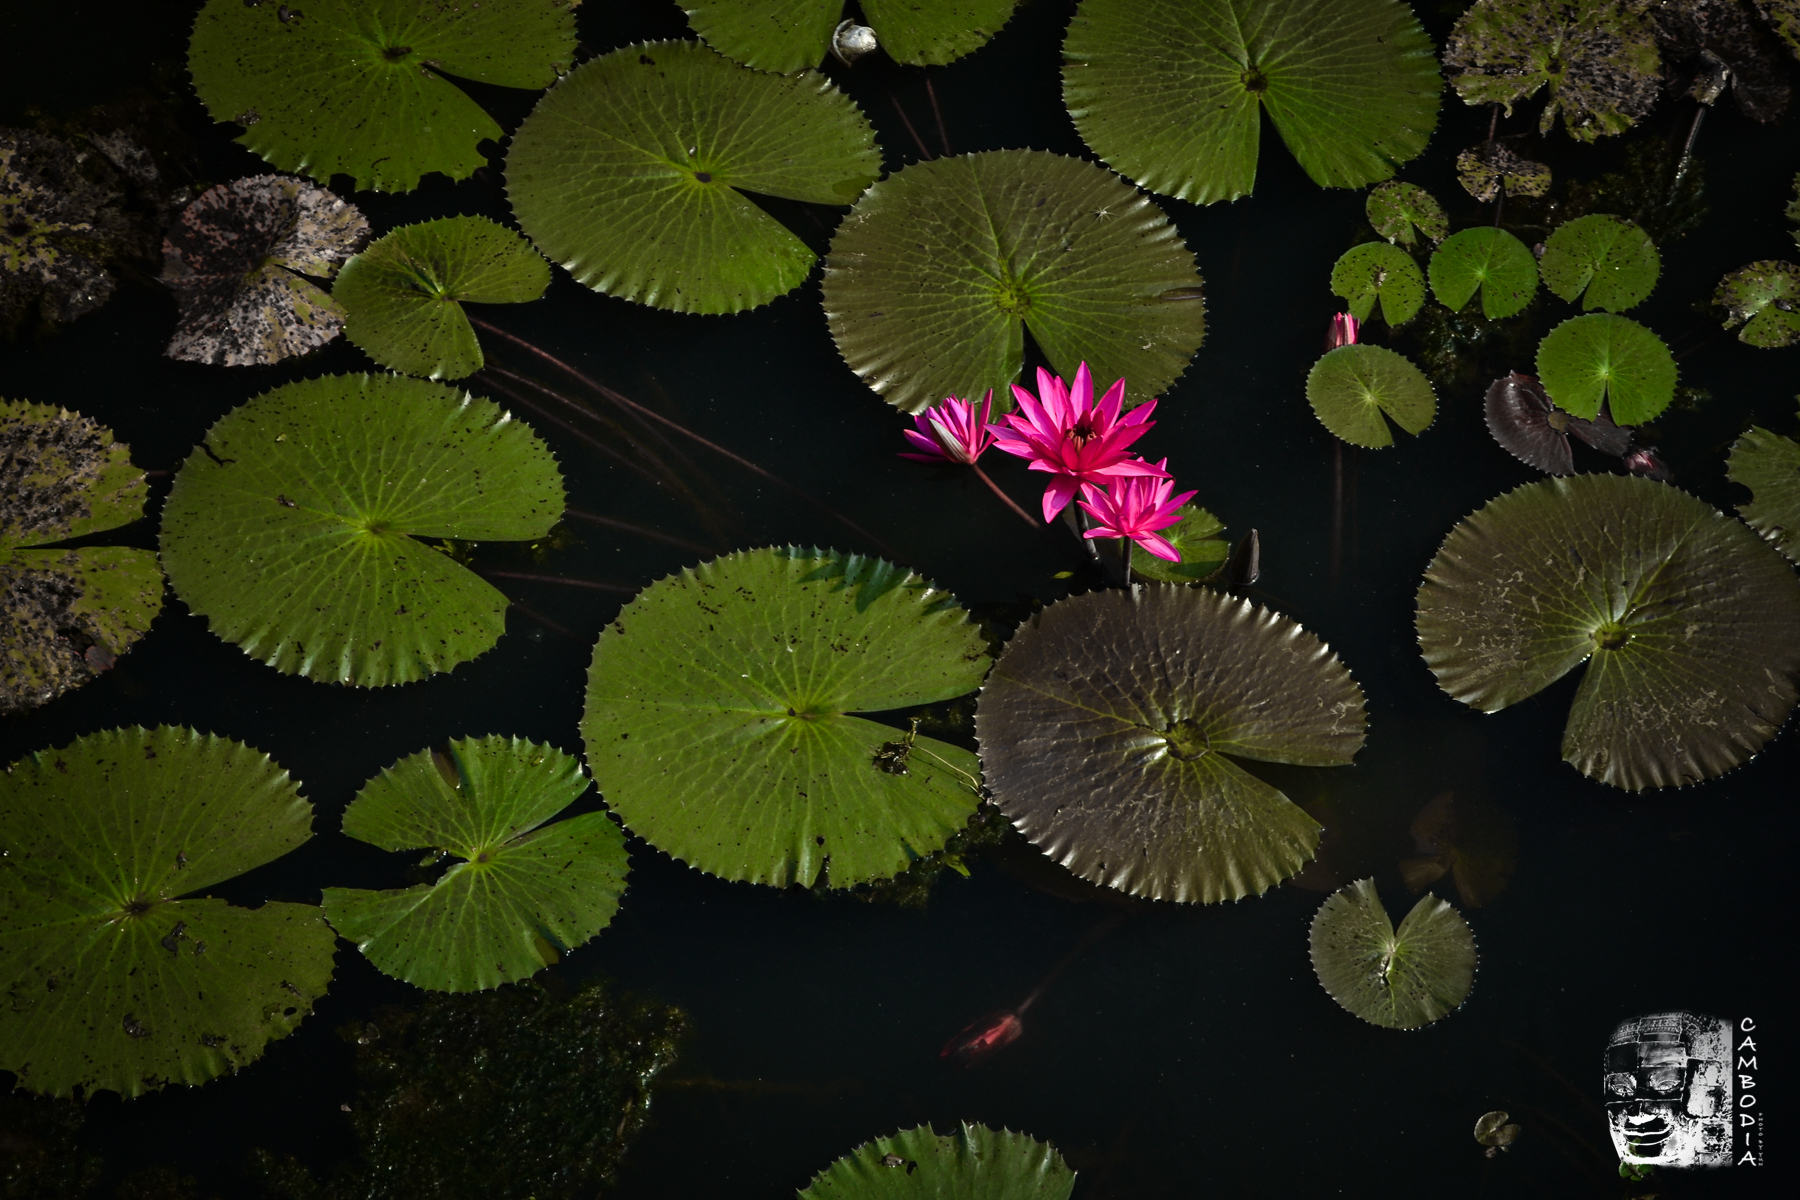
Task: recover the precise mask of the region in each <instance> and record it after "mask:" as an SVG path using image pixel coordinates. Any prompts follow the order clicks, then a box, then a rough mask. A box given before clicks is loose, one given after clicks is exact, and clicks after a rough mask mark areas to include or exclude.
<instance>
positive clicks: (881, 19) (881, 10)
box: [682, 0, 1019, 75]
mask: <svg viewBox="0 0 1800 1200" xmlns="http://www.w3.org/2000/svg"><path fill="white" fill-rule="evenodd" d="M1018 2H1019V0H862V3H861V4H859V5H858V6H857V7H859V8H860V9H862V15H863V20H865V21H867V22H868V23H869V25H870V27H871V28H873V29H874V31H875V36H876V39H877V40H878V41H879V43H880V45H881V48H882V49H883V50H885V51H887V54H888V57H889V58H891V59H893V60H894V61H895V62H901V63H906V64H907V65H908V66H914V67H925V66H941V65H943V64H944V63H947V62H954V61H955V60H956V59H959V58H961V57H962V56H963V55H965V54H969V53H972V52H973V51H976V50H979V49H981V47H983V46H985V45H987V43H988V39H989V38H991V37H993V36H994V35H995V34H996V33H999V32H1000V29H1001V27H1002V26H1004V25H1005V24H1006V22H1007V21H1008V20H1009V19H1011V17H1012V14H1013V9H1014V8H1015V7H1017V5H1018ZM682 7H683V8H685V9H686V10H687V16H688V24H690V25H692V26H693V28H694V32H695V33H697V34H699V35H700V36H701V37H702V38H704V39H705V40H706V44H707V45H709V46H711V47H712V48H713V49H715V50H717V51H718V52H719V53H721V54H725V55H728V56H730V57H731V58H735V59H736V60H737V61H738V62H741V63H743V64H744V65H745V66H747V67H755V68H756V69H757V70H759V71H773V72H775V73H776V74H777V75H786V74H789V73H791V72H794V71H798V70H801V69H802V68H804V67H816V66H818V65H819V64H820V63H821V62H823V61H824V60H825V53H826V51H827V49H828V48H829V47H830V45H831V35H832V33H833V31H835V30H836V29H837V26H838V22H839V20H840V19H841V18H842V17H843V16H844V0H782V2H780V3H776V4H771V3H769V2H768V0H685V2H684V4H683V6H682Z"/></svg>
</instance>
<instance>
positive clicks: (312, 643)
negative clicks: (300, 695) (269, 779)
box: [162, 375, 563, 687]
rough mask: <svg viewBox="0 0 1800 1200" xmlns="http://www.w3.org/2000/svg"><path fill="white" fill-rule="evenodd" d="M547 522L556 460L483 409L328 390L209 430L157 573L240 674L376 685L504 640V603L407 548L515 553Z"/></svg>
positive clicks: (427, 388) (446, 559) (303, 393)
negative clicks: (437, 544)
mask: <svg viewBox="0 0 1800 1200" xmlns="http://www.w3.org/2000/svg"><path fill="white" fill-rule="evenodd" d="M562 511H563V487H562V476H561V474H560V473H559V472H558V470H557V468H556V460H555V458H553V457H552V456H551V454H550V451H549V449H548V448H547V447H546V446H545V445H544V443H543V442H542V441H541V440H540V439H539V438H538V436H537V434H535V433H533V432H532V430H531V428H530V427H529V426H527V425H525V424H524V423H523V422H521V421H518V420H515V419H514V418H513V416H512V414H510V413H508V412H505V411H504V410H502V409H501V408H500V407H499V406H498V405H496V404H494V403H493V402H492V401H489V400H482V399H479V398H477V397H474V396H471V395H469V394H468V393H466V392H461V391H458V390H457V389H455V388H452V387H446V386H445V385H443V384H437V383H428V382H426V381H425V380H422V379H405V378H402V377H400V376H397V375H386V376H382V375H334V376H327V377H326V378H323V379H308V380H304V381H302V382H299V383H290V384H285V385H283V386H282V387H278V388H276V389H275V390H274V391H271V392H266V393H264V394H263V395H261V396H258V397H256V398H255V399H254V400H252V401H250V402H249V403H248V404H246V405H244V406H243V407H241V408H238V409H235V410H233V411H232V412H229V413H227V414H226V415H225V416H223V417H221V418H220V419H219V421H218V423H217V424H215V425H214V426H213V427H212V428H211V429H210V430H208V431H207V434H206V437H205V439H204V441H203V442H202V443H201V446H200V448H199V449H198V450H196V451H195V452H194V453H193V454H191V455H189V456H188V459H187V461H186V462H185V463H184V464H182V467H181V469H180V471H178V472H177V473H176V476H175V485H174V487H173V489H172V490H171V491H170V493H169V499H168V502H167V503H166V504H165V505H164V508H163V518H162V558H163V568H164V570H166V571H167V572H168V574H169V582H170V584H171V585H173V587H174V588H175V592H176V594H177V595H179V596H180V597H181V598H182V599H183V600H184V601H186V602H187V605H188V607H189V608H190V609H192V610H193V611H194V612H195V613H196V614H198V615H200V616H203V617H205V618H206V619H207V621H208V622H209V623H210V624H211V626H212V630H213V632H214V633H216V634H218V635H219V636H220V637H222V638H224V639H225V640H226V641H228V642H231V643H233V644H235V645H237V646H238V647H239V648H240V649H242V650H243V651H244V653H246V654H248V655H250V656H251V657H252V658H255V659H257V660H258V661H260V662H265V663H267V664H269V665H270V666H272V667H274V668H276V669H277V670H279V671H284V672H286V673H288V674H300V675H305V676H306V677H308V678H309V679H317V680H323V681H328V682H333V683H348V684H353V685H355V686H357V687H381V686H385V685H387V684H394V683H406V682H409V681H411V680H415V679H423V678H425V677H426V676H427V675H431V674H434V673H436V672H438V671H448V670H450V669H451V668H452V667H454V666H456V665H457V664H458V663H462V662H466V661H468V660H469V659H471V658H474V657H475V656H476V655H479V654H482V653H484V652H486V651H487V650H489V649H490V648H492V647H493V645H494V643H495V642H496V641H498V640H499V638H500V635H501V634H502V633H503V632H505V629H506V606H507V600H506V597H505V596H503V595H502V594H501V593H500V592H498V591H496V590H495V589H494V587H493V586H492V585H491V584H489V583H488V582H487V581H486V580H484V579H482V578H481V577H480V576H479V575H476V574H475V573H474V572H473V571H470V570H469V569H468V568H466V567H464V566H462V565H461V564H459V563H457V562H456V561H454V560H453V559H451V558H450V556H449V555H447V554H444V553H442V552H440V551H438V550H435V549H433V548H432V547H431V546H429V545H427V544H426V543H425V542H424V541H423V540H421V539H424V538H462V539H468V540H480V541H524V540H528V539H530V538H535V537H542V536H543V535H544V534H546V533H548V532H550V527H551V526H552V525H554V524H556V522H557V521H558V520H559V519H560V518H561V517H562Z"/></svg>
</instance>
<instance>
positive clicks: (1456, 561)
mask: <svg viewBox="0 0 1800 1200" xmlns="http://www.w3.org/2000/svg"><path fill="white" fill-rule="evenodd" d="M1418 604H1419V611H1418V630H1419V645H1420V647H1421V649H1422V650H1423V651H1424V655H1425V662H1426V665H1428V666H1429V667H1430V668H1431V670H1432V672H1433V673H1434V674H1436V676H1437V680H1438V686H1439V687H1441V688H1443V689H1444V691H1445V692H1447V693H1449V694H1450V695H1452V696H1454V697H1456V698H1457V699H1458V700H1461V701H1462V702H1463V703H1464V704H1468V705H1470V706H1471V707H1474V708H1478V709H1481V710H1482V711H1483V712H1497V711H1499V710H1500V709H1503V708H1506V707H1507V706H1508V705H1512V704H1517V703H1518V702H1519V701H1521V700H1524V699H1525V698H1526V697H1528V696H1533V695H1536V694H1537V693H1538V692H1540V691H1542V690H1543V689H1544V688H1546V687H1548V686H1550V684H1552V683H1554V682H1555V681H1556V680H1558V679H1560V678H1562V677H1563V676H1564V675H1566V674H1568V673H1569V672H1570V671H1573V670H1574V669H1575V668H1576V667H1577V666H1579V665H1581V664H1582V663H1584V662H1585V663H1587V664H1588V667H1587V670H1586V671H1585V672H1584V673H1583V675H1582V678H1581V686H1580V688H1579V689H1578V690H1577V691H1576V693H1575V702H1574V705H1573V707H1572V708H1571V710H1570V713H1569V723H1568V726H1567V728H1566V729H1565V730H1564V732H1563V758H1564V759H1565V760H1567V761H1568V762H1570V763H1571V764H1573V765H1574V766H1575V768H1576V769H1577V770H1579V771H1581V772H1582V773H1583V774H1584V775H1588V776H1590V777H1592V778H1594V779H1598V780H1600V781H1601V782H1603V783H1608V784H1612V785H1613V786H1614V787H1621V788H1625V789H1627V790H1630V791H1640V790H1642V789H1644V788H1652V787H1675V786H1678V785H1681V784H1687V783H1694V782H1697V781H1699V780H1702V779H1710V778H1712V777H1713V776H1715V775H1719V774H1721V773H1723V772H1725V771H1728V770H1730V769H1731V768H1732V767H1734V766H1737V765H1738V764H1739V763H1741V762H1744V761H1745V760H1746V759H1748V758H1749V757H1750V756H1751V755H1753V754H1755V753H1756V752H1757V750H1758V749H1760V748H1761V747H1762V745H1763V744H1764V743H1765V742H1767V741H1768V740H1769V739H1770V738H1772V737H1774V736H1775V734H1776V732H1777V731H1778V730H1779V729H1780V728H1781V725H1782V722H1783V721H1785V720H1786V719H1787V717H1788V714H1789V712H1790V711H1791V710H1792V709H1793V707H1794V701H1795V695H1796V692H1795V675H1796V674H1797V673H1800V580H1796V578H1795V576H1794V572H1793V570H1792V569H1791V568H1790V567H1789V566H1788V564H1787V563H1786V562H1784V561H1783V560H1782V558H1781V556H1780V555H1778V554H1777V553H1775V551H1774V550H1773V549H1771V548H1770V547H1769V546H1768V544H1767V543H1765V542H1764V541H1763V540H1762V539H1760V538H1758V537H1757V536H1756V535H1755V534H1754V533H1752V532H1751V531H1750V530H1749V529H1747V528H1745V527H1744V526H1743V525H1742V524H1740V523H1739V522H1737V521H1734V520H1732V519H1731V518H1730V517H1727V516H1724V515H1722V514H1720V513H1718V512H1715V511H1713V509H1712V508H1710V507H1709V506H1707V505H1706V504H1703V503H1701V502H1700V501H1699V500H1696V499H1694V498H1693V497H1692V496H1689V495H1687V494H1686V493H1685V492H1681V491H1677V490H1676V489H1675V488H1672V487H1669V486H1668V485H1666V484H1661V483H1656V482H1653V481H1651V480H1648V479H1640V478H1637V477H1635V476H1619V475H1575V476H1571V477H1569V478H1566V479H1550V480H1545V481H1543V482H1540V483H1530V484H1526V485H1525V486H1524V487H1521V488H1518V489H1517V490H1515V491H1512V492H1508V493H1507V494H1506V495H1504V496H1501V497H1499V498H1498V499H1496V500H1493V501H1490V502H1489V503H1488V504H1487V506H1486V507H1484V508H1482V509H1481V510H1480V511H1479V512H1477V513H1475V514H1474V515H1473V516H1470V517H1468V518H1466V519H1465V520H1464V521H1463V522H1462V523H1461V524H1459V525H1458V526H1457V527H1456V528H1455V529H1454V530H1452V531H1451V533H1450V536H1449V537H1448V538H1446V539H1445V540H1444V545H1443V547H1442V548H1441V549H1440V550H1439V551H1438V553H1437V557H1436V558H1434V559H1433V560H1432V562H1431V566H1430V568H1429V569H1428V570H1427V571H1426V573H1425V580H1424V582H1423V583H1422V584H1421V585H1420V587H1419V597H1418Z"/></svg>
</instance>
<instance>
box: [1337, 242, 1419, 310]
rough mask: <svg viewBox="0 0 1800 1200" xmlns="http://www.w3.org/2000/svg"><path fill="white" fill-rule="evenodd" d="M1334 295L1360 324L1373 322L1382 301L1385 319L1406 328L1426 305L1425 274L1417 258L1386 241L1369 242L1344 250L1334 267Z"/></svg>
mask: <svg viewBox="0 0 1800 1200" xmlns="http://www.w3.org/2000/svg"><path fill="white" fill-rule="evenodd" d="M1331 293H1332V295H1334V296H1337V297H1339V298H1340V299H1342V300H1343V301H1344V302H1345V304H1347V305H1348V306H1349V308H1350V313H1351V315H1352V316H1354V317H1355V318H1356V319H1357V320H1358V321H1366V320H1368V319H1369V313H1370V312H1371V311H1373V310H1374V307H1375V301H1376V300H1377V299H1379V300H1380V301H1381V319H1382V320H1384V321H1386V322H1387V323H1388V324H1389V325H1404V324H1406V323H1407V322H1408V321H1410V320H1412V318H1413V314H1414V313H1417V312H1418V311H1419V305H1421V304H1423V303H1425V272H1423V271H1421V270H1419V264H1418V263H1416V262H1414V261H1413V256H1412V255H1410V254H1408V253H1407V252H1406V251H1404V250H1402V249H1400V247H1398V246H1390V245H1389V244H1388V243H1386V242H1365V243H1363V244H1362V245H1360V246H1353V247H1351V248H1350V249H1348V250H1346V251H1344V253H1343V255H1342V256H1341V257H1340V258H1339V259H1338V260H1337V263H1336V265H1335V266H1333V267H1332V268H1331Z"/></svg>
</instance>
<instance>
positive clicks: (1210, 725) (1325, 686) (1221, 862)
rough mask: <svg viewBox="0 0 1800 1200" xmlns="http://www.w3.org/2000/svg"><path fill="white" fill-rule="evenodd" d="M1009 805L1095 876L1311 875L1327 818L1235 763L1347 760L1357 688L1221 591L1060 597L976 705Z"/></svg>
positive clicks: (1255, 885)
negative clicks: (1307, 868) (1307, 870)
mask: <svg viewBox="0 0 1800 1200" xmlns="http://www.w3.org/2000/svg"><path fill="white" fill-rule="evenodd" d="M975 728H976V736H977V738H978V740H979V743H980V746H981V763H982V768H983V770H984V771H985V772H986V777H987V783H988V787H989V788H990V789H991V790H992V793H993V796H994V801H995V803H997V804H998V805H999V806H1000V808H1001V811H1003V812H1004V813H1006V815H1007V816H1009V817H1011V818H1012V820H1013V823H1014V824H1015V825H1017V826H1018V827H1019V829H1020V830H1022V831H1023V832H1024V833H1025V835H1026V836H1027V837H1029V838H1030V839H1031V840H1032V841H1033V842H1034V843H1036V844H1037V846H1038V848H1039V849H1041V850H1043V851H1044V853H1046V854H1048V855H1049V856H1050V857H1051V858H1053V859H1055V860H1056V861H1058V862H1060V863H1061V864H1062V865H1063V866H1065V867H1067V868H1069V870H1071V871H1073V872H1075V874H1077V875H1080V876H1081V877H1082V878H1084V879H1088V880H1091V881H1093V882H1095V883H1103V884H1106V885H1107V886H1109V887H1115V888H1118V889H1120V890H1121V891H1126V892H1130V893H1132V894H1133V895H1138V896H1149V897H1153V898H1155V899H1161V900H1179V901H1204V902H1213V901H1219V900H1235V899H1238V898H1240V897H1243V896H1251V895H1257V894H1259V893H1261V892H1263V891H1266V890H1267V889H1268V888H1270V887H1272V886H1273V885H1274V884H1277V883H1279V882H1281V881H1282V880H1283V879H1286V878H1288V877H1289V876H1290V875H1292V874H1294V873H1295V872H1296V871H1298V870H1299V869H1300V868H1301V867H1302V866H1303V865H1305V863H1306V861H1307V860H1308V859H1310V858H1311V857H1312V856H1313V854H1314V852H1315V851H1316V850H1317V849H1318V844H1319V826H1318V824H1317V823H1316V822H1314V821H1313V819H1312V818H1311V817H1309V816H1307V815H1306V814H1305V813H1304V812H1302V811H1301V810H1300V807H1299V806H1298V805H1296V804H1294V803H1293V802H1292V801H1290V800H1289V799H1288V798H1287V797H1286V796H1285V795H1283V794H1282V793H1281V792H1280V791H1278V790H1277V789H1275V788H1273V787H1271V786H1270V785H1268V784H1267V783H1264V782H1263V781H1262V780H1260V779H1258V778H1257V777H1256V776H1255V775H1253V774H1251V773H1250V772H1249V771H1247V770H1245V769H1244V768H1243V767H1241V766H1239V765H1238V763H1237V761H1235V760H1238V759H1244V760H1249V761H1255V762H1280V763H1295V764H1299V765H1302V766H1317V767H1328V766H1342V765H1345V764H1347V763H1349V762H1350V760H1351V758H1352V756H1354V755H1355V753H1356V752H1357V750H1358V749H1360V748H1361V746H1362V742H1363V730H1364V720H1363V698H1362V690H1361V689H1360V688H1358V687H1357V686H1356V684H1355V682H1354V681H1353V680H1351V678H1350V674H1349V672H1348V671H1346V670H1344V667H1343V664H1341V663H1340V662H1339V661H1338V659H1337V656H1336V655H1335V654H1333V653H1332V652H1331V651H1330V649H1328V648H1327V647H1326V646H1325V645H1324V644H1323V643H1322V642H1320V641H1319V639H1318V638H1317V637H1315V636H1313V635H1312V634H1310V633H1308V632H1307V631H1306V630H1304V629H1302V628H1301V627H1300V626H1299V625H1297V624H1295V623H1294V622H1293V621H1290V620H1289V619H1287V618H1286V617H1283V616H1279V615H1277V614H1275V613H1272V612H1269V611H1268V610H1267V609H1264V608H1260V607H1258V606H1256V605H1254V604H1251V603H1249V602H1247V601H1244V600H1239V599H1237V598H1236V597H1233V596H1229V595H1225V594H1223V593H1221V592H1218V591H1215V590H1214V589H1211V588H1188V587H1174V586H1170V585H1167V584H1154V585H1147V586H1140V587H1135V588H1133V589H1131V590H1130V591H1107V592H1092V593H1089V594H1087V595H1084V596H1076V597H1074V598H1072V599H1068V600H1062V601H1058V602H1057V603H1055V604H1053V605H1051V606H1050V607H1048V608H1046V609H1044V610H1043V611H1041V612H1039V613H1038V614H1037V615H1035V616H1034V617H1033V618H1032V619H1031V620H1030V621H1029V622H1028V623H1026V624H1025V625H1023V626H1021V627H1020V629H1019V631H1018V632H1017V633H1016V634H1014V635H1013V639H1012V641H1011V642H1010V643H1009V644H1008V645H1007V647H1006V652H1005V653H1004V654H1002V655H1001V657H1000V661H999V662H998V663H997V664H995V667H994V671H993V674H992V675H991V676H990V677H989V679H988V682H987V686H986V687H984V688H983V689H982V692H981V701H980V705H979V707H978V709H977V710H976V718H975Z"/></svg>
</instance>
